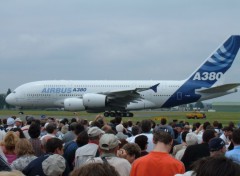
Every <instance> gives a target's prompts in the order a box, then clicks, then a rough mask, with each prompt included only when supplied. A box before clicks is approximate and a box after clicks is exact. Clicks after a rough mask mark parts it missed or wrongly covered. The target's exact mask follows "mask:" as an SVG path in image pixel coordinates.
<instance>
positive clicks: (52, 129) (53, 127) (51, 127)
mask: <svg viewBox="0 0 240 176" xmlns="http://www.w3.org/2000/svg"><path fill="white" fill-rule="evenodd" d="M46 131H47V133H49V134H55V133H56V132H57V125H56V124H55V123H49V124H48V125H47V126H46Z"/></svg>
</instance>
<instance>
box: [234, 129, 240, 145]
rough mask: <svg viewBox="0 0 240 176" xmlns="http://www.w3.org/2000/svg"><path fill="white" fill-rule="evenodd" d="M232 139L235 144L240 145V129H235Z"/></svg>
mask: <svg viewBox="0 0 240 176" xmlns="http://www.w3.org/2000/svg"><path fill="white" fill-rule="evenodd" d="M232 141H233V144H234V145H235V146H236V145H240V129H236V130H234V131H233V133H232Z"/></svg>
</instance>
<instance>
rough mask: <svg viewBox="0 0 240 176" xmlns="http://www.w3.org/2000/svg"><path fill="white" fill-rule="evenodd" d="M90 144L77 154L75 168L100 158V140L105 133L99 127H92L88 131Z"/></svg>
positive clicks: (79, 149) (78, 150) (81, 148)
mask: <svg viewBox="0 0 240 176" xmlns="http://www.w3.org/2000/svg"><path fill="white" fill-rule="evenodd" d="M87 133H88V138H89V143H88V144H86V145H84V146H82V147H79V148H78V149H77V150H76V153H75V168H79V167H80V166H82V165H83V164H84V163H85V162H86V161H87V160H88V159H90V158H94V157H98V156H99V155H100V154H99V151H98V148H99V146H98V145H99V139H100V137H101V136H102V134H104V133H105V132H104V131H102V130H101V129H100V128H98V127H91V128H89V129H88V131H87Z"/></svg>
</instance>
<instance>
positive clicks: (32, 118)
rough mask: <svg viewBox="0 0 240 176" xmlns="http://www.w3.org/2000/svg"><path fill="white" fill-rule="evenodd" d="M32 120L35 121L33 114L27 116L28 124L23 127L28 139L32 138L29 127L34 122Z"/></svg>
mask: <svg viewBox="0 0 240 176" xmlns="http://www.w3.org/2000/svg"><path fill="white" fill-rule="evenodd" d="M32 121H34V117H32V116H26V122H27V125H25V126H23V127H22V128H21V129H22V131H23V134H24V136H25V137H26V138H27V139H30V136H29V134H28V129H29V127H30V125H31V123H32Z"/></svg>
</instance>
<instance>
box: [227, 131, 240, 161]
mask: <svg viewBox="0 0 240 176" xmlns="http://www.w3.org/2000/svg"><path fill="white" fill-rule="evenodd" d="M232 141H233V145H234V148H233V149H232V150H230V151H227V152H226V154H225V156H226V157H227V158H229V159H232V160H233V161H234V162H236V163H238V164H240V152H239V150H240V129H236V130H234V131H233V133H232Z"/></svg>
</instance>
